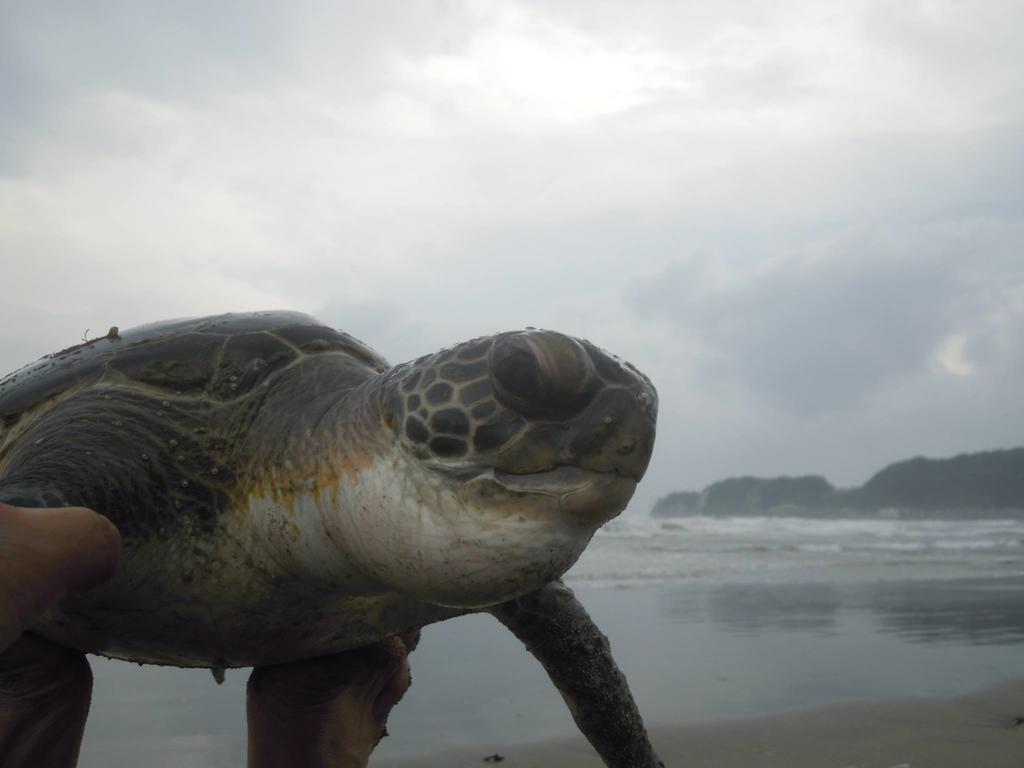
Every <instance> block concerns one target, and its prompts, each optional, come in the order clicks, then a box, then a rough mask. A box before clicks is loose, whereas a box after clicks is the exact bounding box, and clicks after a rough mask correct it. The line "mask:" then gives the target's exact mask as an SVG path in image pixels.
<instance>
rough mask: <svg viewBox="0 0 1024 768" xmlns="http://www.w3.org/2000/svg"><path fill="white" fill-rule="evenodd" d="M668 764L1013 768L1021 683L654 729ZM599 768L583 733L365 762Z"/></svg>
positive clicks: (1022, 750)
mask: <svg viewBox="0 0 1024 768" xmlns="http://www.w3.org/2000/svg"><path fill="white" fill-rule="evenodd" d="M648 730H649V731H650V734H651V741H652V742H653V743H654V746H655V749H656V750H657V752H658V754H659V756H660V757H661V759H662V760H664V762H665V765H666V766H667V768H684V766H686V767H687V768H695V767H696V766H707V768H712V767H713V768H752V767H753V766H757V768H833V767H834V768H974V767H975V766H986V768H1019V766H1021V765H1024V679H1015V680H1011V681H1008V682H1004V683H1000V684H997V685H995V686H993V687H991V688H986V689H983V690H981V691H976V692H974V693H969V694H965V695H960V696H955V697H951V698H935V699H926V698H907V699H879V700H866V701H854V702H844V703H838V704H826V705H822V706H818V707H813V708H809V709H804V710H796V711H789V712H784V713H778V714H772V715H766V716H763V717H753V718H743V719H736V720H720V721H709V722H702V723H687V724H676V725H673V724H654V725H652V726H650V727H649V729H648ZM491 755H500V756H501V757H502V758H503V759H502V760H500V761H499V762H500V764H501V765H502V766H503V767H504V768H548V767H551V766H559V768H603V765H604V764H603V763H602V762H601V760H600V758H598V756H597V754H596V753H595V752H594V751H593V750H592V749H591V747H590V745H589V744H587V743H586V742H585V741H584V739H583V737H582V736H573V737H567V738H560V739H553V740H550V741H543V742H536V743H529V744H519V745H502V744H480V745H479V746H475V747H462V748H459V749H452V750H447V751H444V752H440V753H436V754H431V755H416V756H408V757H392V758H386V759H385V758H382V759H379V760H371V764H372V765H373V766H374V768H442V766H443V767H445V768H470V767H471V766H472V767H474V768H480V766H484V765H496V764H498V762H487V761H485V760H484V758H485V757H488V756H491Z"/></svg>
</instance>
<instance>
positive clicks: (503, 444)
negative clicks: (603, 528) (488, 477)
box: [387, 330, 657, 480]
mask: <svg viewBox="0 0 1024 768" xmlns="http://www.w3.org/2000/svg"><path fill="white" fill-rule="evenodd" d="M390 378H391V381H390V382H389V385H388V395H387V408H388V409H389V414H388V420H389V421H391V422H393V423H394V424H395V428H396V429H397V430H398V431H399V433H400V434H401V437H402V439H403V442H404V444H405V445H406V447H407V448H408V449H409V450H410V451H411V452H412V453H413V454H414V455H415V456H417V457H418V458H419V459H421V460H423V461H426V462H430V463H432V465H433V466H436V467H438V468H439V469H448V470H450V471H456V472H457V471H458V470H460V469H461V470H465V471H474V470H478V469H479V468H480V467H481V466H487V467H491V468H493V469H495V470H499V471H501V472H505V473H510V474H519V475H523V474H528V473H538V472H546V471H549V470H554V469H556V468H558V467H563V466H564V467H577V468H580V469H583V470H588V471H593V472H601V473H608V472H613V473H616V474H618V475H621V476H624V477H628V478H633V479H635V480H639V479H640V478H641V477H642V476H643V473H644V471H645V470H646V468H647V463H648V461H649V460H650V456H651V451H652V448H653V442H654V424H655V420H656V418H657V394H656V392H655V390H654V387H653V386H652V385H651V383H650V381H649V380H648V379H647V377H645V376H644V375H643V374H641V373H640V372H639V371H637V370H636V369H635V368H633V367H632V366H630V365H629V364H628V363H623V362H622V361H620V360H619V359H618V358H616V357H614V356H613V355H610V354H608V353H607V352H605V351H603V350H601V349H599V348H598V347H596V346H594V345H593V344H591V343H590V342H587V341H581V340H577V339H573V338H571V337H569V336H565V335H563V334H560V333H556V332H553V331H538V330H528V331H518V332H512V333H503V334H499V335H496V336H491V337H485V338H478V339H474V340H472V341H468V342H465V343H464V344H460V345H458V346H456V347H452V348H451V349H447V350H443V351H441V352H439V353H437V354H435V355H429V356H426V357H421V358H419V359H418V360H416V361H414V362H412V363H409V364H407V365H405V366H400V367H399V368H398V369H397V370H395V371H394V372H393V374H392V375H391V376H390Z"/></svg>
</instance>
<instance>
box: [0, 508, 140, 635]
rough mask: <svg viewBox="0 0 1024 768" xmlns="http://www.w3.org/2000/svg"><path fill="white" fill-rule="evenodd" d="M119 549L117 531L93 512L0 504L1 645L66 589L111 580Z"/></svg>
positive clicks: (33, 619) (20, 630)
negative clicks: (2, 639) (2, 640)
mask: <svg viewBox="0 0 1024 768" xmlns="http://www.w3.org/2000/svg"><path fill="white" fill-rule="evenodd" d="M120 549H121V537H120V534H119V533H118V532H117V529H116V528H115V527H114V526H113V524H112V523H111V522H110V521H109V520H107V519H106V518H105V517H103V516H102V515H98V514H96V513H95V512H93V511H92V510H89V509H84V508H82V507H60V508H52V509H51V508H40V509H31V508H25V507H12V506H10V505H7V504H0V588H2V592H0V634H2V635H3V636H4V640H5V643H9V642H10V641H13V640H14V638H16V637H17V636H18V635H19V634H20V633H21V632H22V631H23V630H24V629H27V628H28V627H30V626H32V624H33V623H35V621H36V620H37V619H38V617H39V615H40V614H41V613H42V612H43V611H45V610H46V609H47V608H49V607H50V605H52V604H53V603H55V602H56V601H57V600H59V599H60V598H61V597H62V596H63V595H64V594H65V592H67V591H69V590H76V589H86V588H89V587H93V586H96V585H97V584H99V583H101V582H102V581H104V580H106V579H108V578H110V577H111V576H112V575H113V573H114V571H115V570H116V568H117V562H118V558H119V556H120ZM0 647H3V646H0Z"/></svg>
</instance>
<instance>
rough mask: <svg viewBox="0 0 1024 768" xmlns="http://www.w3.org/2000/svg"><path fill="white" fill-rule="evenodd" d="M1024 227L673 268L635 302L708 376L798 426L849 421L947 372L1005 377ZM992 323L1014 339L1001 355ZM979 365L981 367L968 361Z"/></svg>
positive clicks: (1023, 272)
mask: <svg viewBox="0 0 1024 768" xmlns="http://www.w3.org/2000/svg"><path fill="white" fill-rule="evenodd" d="M1022 235H1024V225H1022V223H1020V222H1017V223H1016V224H1004V223H1001V222H990V221H967V222H961V223H959V224H957V225H946V224H944V225H939V226H919V227H904V228H900V229H893V228H875V229H872V230H868V231H857V232H852V233H848V234H846V235H845V236H843V237H841V238H837V239H834V240H832V241H829V242H825V243H816V244H812V245H808V246H805V247H804V248H803V249H802V252H799V253H796V254H793V255H788V256H777V257H774V258H769V259H763V260H759V261H757V262H756V263H754V264H751V265H746V266H723V264H722V262H721V261H718V260H715V259H711V258H707V257H706V258H693V259H689V260H687V261H683V262H680V263H677V264H675V265H672V266H671V267H669V268H668V269H666V270H665V271H664V272H662V273H660V274H658V275H656V276H654V277H653V278H651V279H649V280H646V281H640V282H638V283H637V284H636V285H634V286H633V287H632V288H631V289H630V292H629V302H630V304H631V305H632V306H633V308H634V310H635V311H636V312H637V313H638V314H640V315H641V316H644V317H648V318H657V319H660V320H662V321H665V322H668V323H669V324H670V325H672V326H675V327H677V328H679V329H680V330H681V331H682V332H683V333H684V334H685V335H686V338H688V339H690V340H691V343H695V344H697V345H698V346H699V348H700V353H701V354H700V357H701V360H702V364H703V366H704V367H705V368H706V369H707V372H708V375H709V376H710V377H712V378H715V379H723V378H724V379H726V380H731V381H733V382H735V383H737V384H738V385H740V386H742V387H744V388H745V389H747V390H748V391H749V392H750V394H752V395H753V396H755V397H757V398H759V399H761V400H764V401H767V402H768V403H769V404H771V405H774V406H775V407H778V408H781V409H783V410H785V411H787V412H789V413H792V414H794V415H796V416H801V417H813V416H818V415H821V414H823V413H827V412H834V411H849V410H853V409H856V408H858V407H863V406H866V405H868V404H870V403H872V402H873V400H874V399H875V396H876V395H877V394H878V393H879V392H880V391H882V390H884V389H885V388H887V387H890V386H892V385H893V384H894V383H895V382H899V381H900V380H903V379H906V378H908V377H913V376H915V375H917V374H919V373H921V372H922V371H927V370H929V367H930V366H932V365H933V364H934V363H936V362H938V363H940V364H941V365H940V366H939V367H940V369H941V371H942V372H943V373H945V374H953V375H957V376H967V375H973V374H978V375H981V374H984V373H988V374H994V373H996V372H997V371H999V370H1000V367H1001V365H1002V363H1003V362H1004V361H1003V360H1002V355H1005V354H1008V352H1009V350H1012V349H1014V348H1016V346H1018V345H1020V344H1024V325H1021V326H1019V328H1020V329H1021V330H1018V331H1010V330H1009V329H1010V328H1011V324H1010V323H1007V322H1005V320H1001V318H1002V317H1003V315H1004V313H1016V312H1017V311H1018V310H1017V309H1016V304H1015V302H1016V301H1018V299H1017V296H1018V295H1019V292H1020V290H1021V289H1022V287H1024V262H1021V260H1020V258H1019V251H1018V248H1019V243H1020V242H1021V237H1022ZM994 324H999V325H1000V327H1001V328H1002V331H1003V333H1011V334H1012V335H1013V337H1014V339H1013V341H1012V342H1009V341H1008V340H1006V339H1002V340H1000V341H999V342H998V345H999V347H1000V350H1001V352H999V353H998V354H996V355H994V356H993V355H990V356H989V357H988V358H987V359H984V362H982V358H980V357H979V358H978V359H975V357H974V355H973V354H972V352H971V349H972V347H974V346H984V345H986V344H990V343H996V342H995V341H994V337H993V335H992V331H993V326H994ZM968 361H971V362H968Z"/></svg>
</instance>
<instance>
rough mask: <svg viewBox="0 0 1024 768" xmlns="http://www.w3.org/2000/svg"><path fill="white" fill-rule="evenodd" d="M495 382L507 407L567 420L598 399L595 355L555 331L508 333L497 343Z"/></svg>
mask: <svg viewBox="0 0 1024 768" xmlns="http://www.w3.org/2000/svg"><path fill="white" fill-rule="evenodd" d="M489 359H490V365H491V382H492V385H493V386H494V392H495V395H497V398H498V400H499V401H500V402H501V403H502V404H503V405H505V406H506V407H508V408H510V409H512V410H514V411H516V412H518V413H520V414H522V415H524V416H527V417H531V418H544V419H567V418H570V417H571V416H574V415H575V414H577V413H579V412H580V411H581V410H582V409H583V408H584V406H586V404H587V403H588V402H590V400H591V399H592V397H593V395H594V388H595V385H596V383H597V382H596V378H595V376H594V368H593V363H592V361H591V360H590V355H588V354H587V351H586V350H585V349H583V347H582V346H580V344H579V343H578V342H577V341H575V340H574V339H571V338H569V337H568V336H563V335H562V334H560V333H555V332H553V331H522V332H519V333H510V334H507V335H505V336H503V337H501V338H500V339H498V340H497V341H495V343H494V346H493V347H492V348H491V354H490V358H489Z"/></svg>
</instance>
